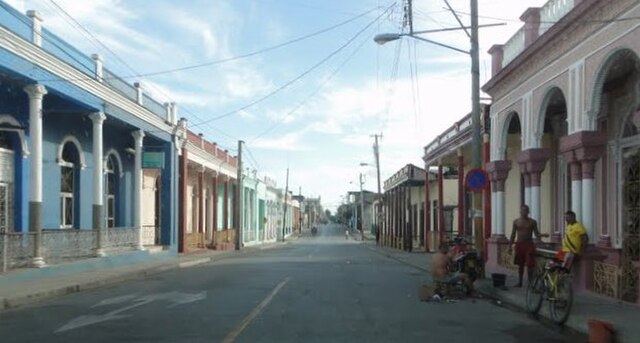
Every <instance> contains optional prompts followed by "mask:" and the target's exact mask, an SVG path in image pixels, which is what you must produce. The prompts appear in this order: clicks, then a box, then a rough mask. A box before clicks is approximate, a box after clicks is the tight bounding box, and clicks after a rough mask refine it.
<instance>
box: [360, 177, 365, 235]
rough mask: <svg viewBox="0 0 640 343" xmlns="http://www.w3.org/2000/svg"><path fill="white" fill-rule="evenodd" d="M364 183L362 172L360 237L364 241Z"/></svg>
mask: <svg viewBox="0 0 640 343" xmlns="http://www.w3.org/2000/svg"><path fill="white" fill-rule="evenodd" d="M362 184H364V175H362V173H360V237H362V241H363V242H364V191H363V190H362Z"/></svg>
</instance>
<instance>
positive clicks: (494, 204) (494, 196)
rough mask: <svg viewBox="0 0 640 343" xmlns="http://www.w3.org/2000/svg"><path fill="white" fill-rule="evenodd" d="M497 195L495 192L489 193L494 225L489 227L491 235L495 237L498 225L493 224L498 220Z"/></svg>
mask: <svg viewBox="0 0 640 343" xmlns="http://www.w3.org/2000/svg"><path fill="white" fill-rule="evenodd" d="M497 211H498V193H497V192H491V218H492V220H493V221H494V225H491V235H492V236H493V235H496V234H498V225H497V224H495V223H497V222H496V220H497V218H498V214H497V213H498V212H497Z"/></svg>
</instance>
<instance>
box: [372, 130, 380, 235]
mask: <svg viewBox="0 0 640 343" xmlns="http://www.w3.org/2000/svg"><path fill="white" fill-rule="evenodd" d="M373 137H374V138H375V143H374V145H373V155H374V156H375V160H376V177H377V180H378V196H377V198H378V211H377V212H378V213H377V215H376V231H378V230H380V229H381V227H380V226H381V225H380V224H381V223H382V189H381V188H380V146H379V145H378V138H382V133H381V134H377V133H376V134H374V135H373ZM375 234H376V237H378V234H379V233H378V232H376V233H375ZM380 234H381V233H380Z"/></svg>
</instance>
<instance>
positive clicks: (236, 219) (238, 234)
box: [233, 140, 244, 250]
mask: <svg viewBox="0 0 640 343" xmlns="http://www.w3.org/2000/svg"><path fill="white" fill-rule="evenodd" d="M242 144H244V141H242V140H239V141H238V166H237V167H236V168H237V176H236V177H237V180H238V186H237V187H236V204H237V206H236V208H235V209H234V211H233V217H234V219H233V222H234V223H235V225H236V230H237V232H236V239H235V241H236V242H235V243H236V250H240V244H241V243H242V223H241V221H242V219H241V218H242Z"/></svg>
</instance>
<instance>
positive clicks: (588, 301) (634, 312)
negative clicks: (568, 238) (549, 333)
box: [367, 240, 640, 343]
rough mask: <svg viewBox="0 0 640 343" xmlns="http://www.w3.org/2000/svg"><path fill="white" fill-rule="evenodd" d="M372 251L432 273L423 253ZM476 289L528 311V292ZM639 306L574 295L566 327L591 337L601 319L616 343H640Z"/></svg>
mask: <svg viewBox="0 0 640 343" xmlns="http://www.w3.org/2000/svg"><path fill="white" fill-rule="evenodd" d="M367 245H368V246H369V248H370V249H372V250H374V251H376V252H378V253H380V254H382V255H385V256H387V257H389V258H391V259H394V260H397V261H398V262H401V263H405V264H407V265H410V266H412V267H415V268H417V269H420V270H423V271H425V272H426V273H428V274H429V276H430V274H431V256H432V254H430V253H425V252H424V250H422V251H421V252H416V251H415V250H414V252H413V253H407V252H404V251H402V250H398V249H392V248H387V247H378V246H376V245H375V240H374V241H373V242H367ZM516 281H517V276H515V275H508V276H507V283H506V284H507V286H509V285H513V284H515V283H516ZM475 285H476V289H477V290H478V292H480V293H481V294H482V295H483V296H485V297H488V298H491V299H494V300H496V302H498V301H500V302H501V303H504V304H505V305H508V306H510V307H512V308H515V309H517V310H520V311H526V307H525V292H526V288H524V287H523V288H511V287H509V288H507V289H506V290H502V289H498V288H494V287H493V282H492V281H491V279H483V280H478V281H476V283H475ZM539 314H540V316H542V317H544V318H547V319H548V318H549V310H548V304H547V303H545V304H543V307H542V308H541V309H540V313H539ZM638 318H640V307H639V306H637V305H632V304H628V303H623V302H620V301H618V300H615V299H612V298H608V297H604V296H600V295H598V294H595V293H591V292H581V293H576V294H574V302H573V308H572V310H571V315H570V316H569V320H568V321H567V323H566V324H565V326H567V327H568V328H570V329H572V330H575V331H577V332H580V333H584V334H588V332H589V327H588V323H589V320H594V319H596V320H602V321H606V322H610V323H612V324H613V326H614V328H615V330H616V332H617V339H618V340H617V341H616V342H619V343H620V342H638V341H640V325H638Z"/></svg>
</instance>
